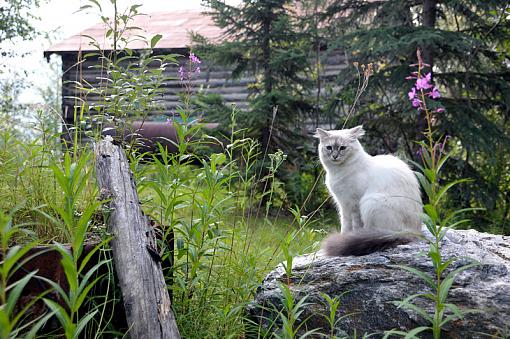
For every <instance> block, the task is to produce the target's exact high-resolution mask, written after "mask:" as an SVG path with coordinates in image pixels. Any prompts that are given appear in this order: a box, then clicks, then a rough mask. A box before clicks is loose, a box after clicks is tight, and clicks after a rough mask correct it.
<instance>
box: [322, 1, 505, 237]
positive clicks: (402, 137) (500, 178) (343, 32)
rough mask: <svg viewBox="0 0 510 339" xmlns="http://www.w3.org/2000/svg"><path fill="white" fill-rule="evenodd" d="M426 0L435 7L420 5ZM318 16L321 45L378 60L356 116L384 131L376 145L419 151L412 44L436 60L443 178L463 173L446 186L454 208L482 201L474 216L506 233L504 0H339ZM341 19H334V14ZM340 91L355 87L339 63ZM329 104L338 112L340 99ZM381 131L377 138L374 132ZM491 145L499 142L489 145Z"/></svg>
mask: <svg viewBox="0 0 510 339" xmlns="http://www.w3.org/2000/svg"><path fill="white" fill-rule="evenodd" d="M427 6H429V7H430V8H432V10H427V11H426V10H425V9H424V8H425V7H427ZM323 13H324V14H323V15H321V22H326V23H327V22H331V21H334V22H335V24H334V25H333V24H332V25H326V27H327V28H326V30H327V32H326V33H325V38H326V39H327V40H328V46H330V47H333V48H334V47H336V48H340V49H342V50H344V51H346V52H347V53H348V55H349V56H350V60H352V61H356V62H360V63H367V62H372V61H374V60H377V64H376V66H377V67H376V68H377V69H378V72H376V73H375V74H374V76H373V78H372V80H371V83H370V85H369V87H368V88H367V93H366V95H365V96H364V97H363V98H362V99H361V102H360V108H359V109H358V110H357V112H356V114H355V115H354V116H353V118H354V120H355V121H356V122H357V123H361V122H362V123H363V124H364V126H365V128H366V129H367V130H368V131H369V134H372V135H376V136H381V139H384V141H385V142H384V144H381V143H377V144H373V145H372V146H371V147H370V148H371V150H372V151H374V152H378V153H380V152H392V153H393V152H396V151H400V152H406V153H407V157H408V158H411V159H415V160H418V159H417V155H416V151H417V150H418V146H416V144H415V143H414V140H423V137H422V135H421V133H420V131H423V130H424V129H425V127H424V126H423V122H424V119H423V114H416V112H415V111H414V110H412V109H411V108H410V106H409V105H408V104H407V103H406V92H407V91H408V90H409V87H410V85H409V83H408V81H406V80H405V78H406V76H407V75H408V74H409V73H410V69H409V66H408V65H409V64H414V63H415V62H416V60H415V59H414V51H416V48H418V47H419V48H420V49H421V50H422V51H423V54H424V62H425V63H428V64H431V65H432V66H433V68H431V69H433V79H434V81H435V83H436V84H437V86H438V88H439V89H440V90H441V92H442V93H444V95H443V98H442V103H443V105H444V107H445V108H446V112H445V113H441V114H435V116H434V119H435V121H434V126H435V128H436V129H437V131H438V133H439V134H440V135H448V136H449V137H451V138H452V139H453V141H454V142H452V143H450V145H452V149H453V150H454V151H455V152H454V153H453V154H452V156H453V159H452V160H451V161H449V162H448V163H447V164H446V170H445V171H444V172H443V173H444V176H445V179H448V180H450V181H455V180H456V179H458V178H459V177H470V178H472V179H473V180H474V182H471V183H469V184H468V183H460V184H459V185H456V186H455V187H454V188H453V189H452V190H450V192H449V194H448V197H449V199H448V203H446V205H445V206H450V207H452V209H455V208H456V207H457V206H463V207H483V208H485V209H486V212H477V213H476V214H475V217H476V220H475V222H474V224H475V225H478V227H483V229H485V227H486V226H485V227H484V226H480V225H482V224H483V225H488V224H492V225H491V226H489V229H490V230H491V231H492V232H497V233H507V232H508V217H509V213H508V211H509V207H508V206H509V200H508V194H507V192H508V191H509V187H508V175H507V173H508V171H506V170H505V169H506V167H507V164H508V163H509V157H508V154H510V152H509V151H510V139H509V138H508V133H509V131H510V130H509V128H510V126H509V124H508V121H510V120H509V119H508V116H509V112H510V109H509V107H510V106H509V104H510V101H509V98H510V96H509V93H510V87H509V85H508V79H509V76H510V69H509V67H508V63H507V62H503V60H505V59H506V60H507V59H508V57H509V49H508V40H509V32H510V31H509V24H510V21H509V19H508V6H507V4H506V2H504V1H497V0H495V1H478V0H474V1H468V2H465V1H447V2H439V1H432V0H430V1H423V2H419V3H418V2H415V1H407V0H406V1H396V0H392V1H381V2H366V3H362V4H360V3H359V2H358V1H350V0H336V1H331V2H329V3H328V5H327V8H326V10H325V11H324V12H323ZM337 18H341V19H337ZM337 84H338V86H339V87H340V88H342V91H345V90H346V89H347V90H348V89H349V88H351V89H354V88H355V87H356V86H357V81H356V79H355V78H353V77H351V76H349V74H348V72H347V71H343V72H340V74H339V75H338V80H337ZM339 104H340V105H338V106H337V107H336V108H335V112H336V117H337V118H336V119H337V121H340V119H341V118H342V112H343V111H344V110H343V108H342V106H345V103H342V102H340V103H339ZM378 139H379V138H378ZM495 149H497V151H495Z"/></svg>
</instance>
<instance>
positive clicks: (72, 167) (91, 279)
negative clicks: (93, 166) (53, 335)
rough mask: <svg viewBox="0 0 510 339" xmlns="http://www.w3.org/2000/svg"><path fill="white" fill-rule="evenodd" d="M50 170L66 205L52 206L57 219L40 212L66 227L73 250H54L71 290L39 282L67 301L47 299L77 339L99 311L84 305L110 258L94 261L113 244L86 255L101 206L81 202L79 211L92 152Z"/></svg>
mask: <svg viewBox="0 0 510 339" xmlns="http://www.w3.org/2000/svg"><path fill="white" fill-rule="evenodd" d="M51 169H52V171H53V173H54V175H55V178H56V180H57V183H58V185H59V188H60V189H61V190H62V192H63V193H64V201H63V206H60V205H57V204H54V205H52V206H51V207H52V209H53V210H54V211H55V213H56V217H55V216H52V215H50V214H48V213H46V212H42V211H41V213H43V214H44V215H45V216H46V217H47V218H48V219H49V220H51V221H52V222H53V223H55V224H60V225H62V224H63V226H64V228H65V234H66V236H67V240H68V242H69V243H70V250H68V249H67V248H66V247H65V246H64V245H61V244H59V243H55V245H54V246H53V249H54V250H56V251H58V253H59V254H60V255H61V260H60V265H61V266H62V268H63V271H64V274H65V278H66V282H67V285H68V289H67V290H65V289H64V288H62V287H61V286H60V284H59V283H58V282H54V281H51V280H50V279H47V278H42V277H41V278H40V279H42V280H44V281H45V282H47V283H48V284H49V285H50V286H51V287H52V288H53V289H54V290H55V291H56V292H57V293H58V295H59V297H60V298H61V299H62V300H63V302H64V306H62V305H61V304H59V303H57V302H55V301H54V300H51V299H46V298H45V299H44V302H45V303H46V305H47V306H48V307H49V308H50V310H52V312H53V313H54V314H55V316H56V317H57V319H58V320H59V322H60V324H61V325H62V327H63V330H64V336H65V337H66V338H76V337H77V336H79V335H80V333H81V332H82V331H83V330H84V329H85V327H86V326H87V324H88V323H89V322H90V321H91V320H92V318H93V317H94V316H95V315H96V313H97V312H98V310H97V309H91V310H84V309H83V306H84V305H85V303H86V302H87V298H88V297H89V292H90V291H91V290H92V288H93V287H94V286H95V285H96V284H97V283H98V282H99V281H100V280H101V279H102V277H103V275H102V274H99V270H100V268H101V267H102V266H103V265H106V264H107V263H108V262H109V259H102V260H98V261H97V263H94V264H93V265H92V261H91V259H92V258H93V256H94V254H95V253H96V252H97V251H99V250H100V249H101V248H103V246H104V245H105V244H107V243H108V242H109V241H110V237H106V239H104V240H103V241H102V242H100V243H99V244H97V245H96V246H94V248H93V249H92V250H90V251H89V252H88V253H84V251H83V250H84V245H85V243H86V240H87V231H88V230H89V226H91V223H92V219H93V215H94V213H95V212H96V211H97V210H98V208H99V206H100V205H101V202H100V201H94V200H93V201H87V202H82V203H83V204H84V207H83V210H79V208H78V202H79V199H80V195H81V194H82V193H83V191H84V190H85V188H86V185H87V184H88V183H89V180H90V179H91V170H90V152H85V151H84V152H83V153H82V154H81V155H80V157H79V158H78V160H77V162H73V161H72V160H71V155H70V154H69V153H65V155H64V161H63V164H62V166H58V165H57V164H54V165H52V166H51ZM90 266H92V267H90Z"/></svg>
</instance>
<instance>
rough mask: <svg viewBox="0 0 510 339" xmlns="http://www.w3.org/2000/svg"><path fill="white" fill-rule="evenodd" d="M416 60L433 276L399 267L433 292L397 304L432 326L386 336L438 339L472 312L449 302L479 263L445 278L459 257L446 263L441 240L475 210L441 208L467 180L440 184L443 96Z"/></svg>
mask: <svg viewBox="0 0 510 339" xmlns="http://www.w3.org/2000/svg"><path fill="white" fill-rule="evenodd" d="M417 57H418V71H417V72H414V73H413V75H412V77H411V78H413V79H416V83H415V86H414V87H413V88H412V90H411V91H410V92H409V99H410V100H411V102H412V105H413V107H415V108H418V109H419V110H421V111H423V112H424V113H425V119H426V122H427V129H426V130H425V132H424V136H425V140H424V141H421V142H419V145H420V155H421V158H422V164H421V165H420V164H415V165H416V166H417V167H418V168H419V169H420V171H421V173H417V176H418V179H419V181H420V183H421V186H422V188H423V190H424V192H425V194H426V197H427V199H428V202H427V203H426V204H425V205H424V212H425V213H424V214H423V223H424V224H425V226H426V227H427V230H428V231H429V232H430V234H431V235H432V239H429V238H425V240H426V241H427V242H428V243H429V251H428V253H427V255H428V257H429V258H430V260H431V261H432V264H433V267H434V274H433V276H430V275H429V274H428V273H426V272H424V271H421V270H418V269H416V268H413V267H409V266H399V267H401V268H403V269H405V270H407V271H408V272H411V273H412V274H414V275H416V276H418V277H419V278H420V279H421V280H423V282H424V283H425V284H426V285H427V287H428V288H430V292H427V293H418V294H414V295H411V296H408V297H407V298H405V299H404V300H402V301H399V302H397V303H396V304H397V306H398V307H404V308H409V309H411V310H413V311H415V312H416V313H418V314H419V315H420V316H422V317H423V318H424V319H425V320H426V321H427V322H428V323H429V324H430V325H429V326H421V327H417V328H415V329H413V330H411V331H409V332H402V331H389V332H387V333H386V337H388V336H389V335H402V336H405V337H406V338H414V337H417V335H418V334H420V333H422V332H424V331H428V330H431V331H432V334H433V336H434V338H435V339H439V338H440V337H441V331H442V329H443V327H444V326H446V325H447V324H448V323H449V322H451V321H454V320H457V319H462V318H463V316H464V314H465V313H466V312H470V310H468V311H462V310H460V309H459V308H458V307H457V306H455V305H454V304H450V303H447V298H448V293H449V291H450V288H451V287H452V284H453V282H454V280H455V277H456V276H457V275H458V274H459V273H460V272H462V271H465V270H467V269H469V268H471V267H473V266H475V265H477V263H476V262H474V261H473V260H469V263H468V264H465V265H462V266H460V267H459V268H457V269H455V270H453V271H450V272H449V273H448V274H446V276H445V273H446V272H447V270H448V268H449V267H450V265H451V264H452V263H454V262H456V261H458V260H459V259H460V258H451V259H449V260H446V261H444V259H443V257H442V256H441V240H442V239H443V238H444V236H445V234H446V232H447V228H448V227H449V228H453V227H456V226H458V225H459V224H461V223H464V222H466V221H468V220H467V219H461V220H458V217H459V216H460V215H461V214H463V213H465V212H466V211H469V210H472V209H459V210H456V211H453V212H450V213H447V212H446V211H445V210H444V208H442V206H443V202H444V200H445V198H446V195H445V194H446V192H447V191H448V190H449V189H451V188H452V187H453V186H455V185H457V184H459V183H462V182H465V181H467V180H466V179H460V180H456V181H452V182H449V183H442V182H441V181H440V178H441V169H442V167H443V165H444V163H445V162H446V161H447V160H448V158H449V155H448V154H447V153H446V152H445V146H446V143H447V138H446V137H443V138H437V137H436V136H435V133H434V130H433V126H434V123H433V121H434V114H439V113H443V112H444V108H442V107H441V106H440V105H439V104H438V103H437V102H434V101H433V99H437V98H439V97H440V94H439V91H438V90H437V88H436V87H434V86H433V85H432V84H431V73H427V74H426V75H424V74H423V73H424V67H427V66H428V65H425V64H424V63H423V61H422V59H421V55H420V51H419V50H418V51H417ZM417 298H425V299H428V300H429V301H431V302H432V303H433V305H434V313H433V314H428V313H427V311H426V310H424V309H422V308H420V307H419V306H417V305H416V304H414V303H413V301H414V300H415V299H417Z"/></svg>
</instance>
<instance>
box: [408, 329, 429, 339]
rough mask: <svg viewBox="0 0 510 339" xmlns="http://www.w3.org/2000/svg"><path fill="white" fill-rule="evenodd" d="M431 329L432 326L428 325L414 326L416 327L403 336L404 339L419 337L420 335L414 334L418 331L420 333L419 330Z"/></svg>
mask: <svg viewBox="0 0 510 339" xmlns="http://www.w3.org/2000/svg"><path fill="white" fill-rule="evenodd" d="M431 329H432V328H431V327H428V326H420V327H416V328H414V329H412V330H411V331H409V332H407V333H406V335H405V337H404V338H406V339H411V338H420V337H417V336H416V335H417V334H418V333H421V332H423V331H426V330H431Z"/></svg>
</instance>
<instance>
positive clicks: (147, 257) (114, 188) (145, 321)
mask: <svg viewBox="0 0 510 339" xmlns="http://www.w3.org/2000/svg"><path fill="white" fill-rule="evenodd" d="M95 157H96V172H97V179H98V183H99V188H100V192H101V195H102V197H103V198H109V202H108V206H107V208H108V209H109V210H110V215H109V219H108V227H109V232H110V233H111V234H112V235H113V239H112V241H111V244H112V252H113V260H114V266H115V271H116V273H117V277H118V279H119V283H120V288H121V290H122V297H123V299H124V307H125V310H126V319H127V322H128V326H129V328H130V329H129V333H128V334H129V336H130V337H131V338H136V339H138V338H147V339H154V338H165V339H167V338H180V335H179V330H178V328H177V325H176V322H175V317H174V314H173V312H172V309H171V305H170V297H169V295H168V290H167V288H166V284H165V278H164V276H163V271H162V269H161V263H160V261H159V260H158V258H159V257H158V254H157V252H156V251H155V250H154V249H155V248H156V246H155V242H156V240H155V235H154V232H153V230H152V229H151V228H150V227H149V223H148V220H147V218H146V217H145V216H144V215H143V213H142V210H141V207H140V203H139V200H138V194H137V191H136V186H135V183H134V179H133V176H132V173H131V171H130V169H129V163H128V161H127V158H126V155H125V154H124V151H123V150H122V149H121V148H120V147H119V146H116V145H114V144H113V143H112V142H111V137H106V138H105V140H102V141H101V142H99V143H98V144H96V147H95Z"/></svg>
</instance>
